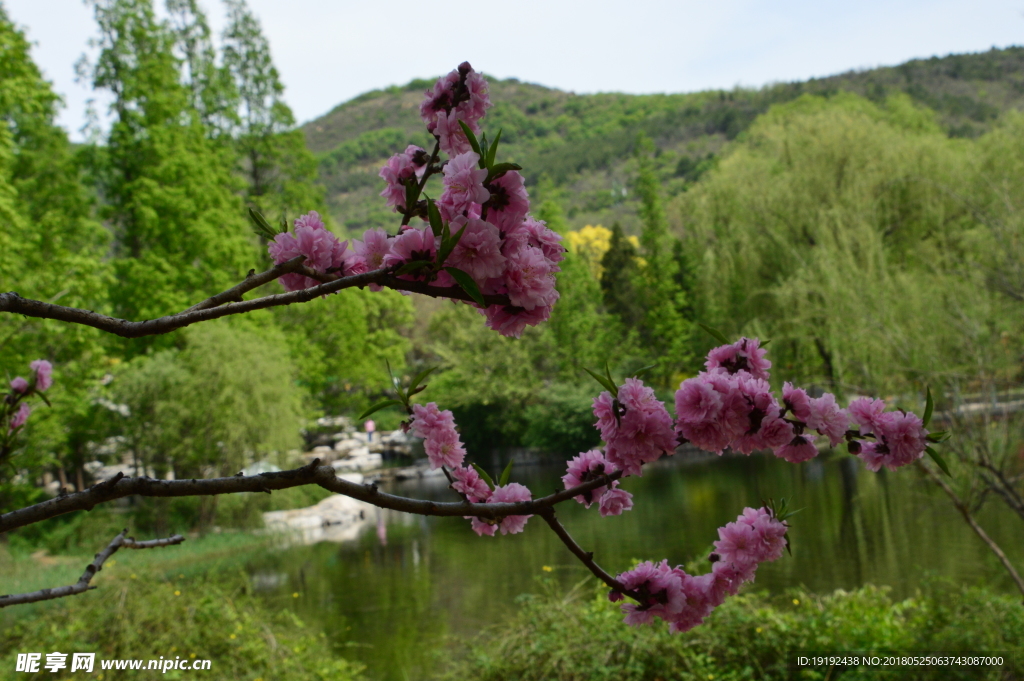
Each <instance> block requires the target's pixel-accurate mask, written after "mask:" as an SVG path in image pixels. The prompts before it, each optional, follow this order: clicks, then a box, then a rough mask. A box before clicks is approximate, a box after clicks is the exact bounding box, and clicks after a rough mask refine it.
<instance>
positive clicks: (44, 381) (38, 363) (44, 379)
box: [28, 359, 53, 392]
mask: <svg viewBox="0 0 1024 681" xmlns="http://www.w3.org/2000/svg"><path fill="white" fill-rule="evenodd" d="M28 366H29V368H30V369H32V371H34V372H36V390H38V391H39V392H43V391H44V390H46V389H47V388H49V387H50V386H51V385H53V365H52V364H50V363H49V362H48V361H47V360H45V359H37V360H34V361H32V362H30V363H29V365H28Z"/></svg>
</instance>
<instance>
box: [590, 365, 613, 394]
mask: <svg viewBox="0 0 1024 681" xmlns="http://www.w3.org/2000/svg"><path fill="white" fill-rule="evenodd" d="M583 370H584V371H586V372H587V373H588V374H590V375H591V376H592V377H593V378H594V380H595V381H597V382H598V383H600V384H601V387H602V388H604V389H605V390H607V391H608V392H610V393H611V394H612V397H615V396H616V395H618V394H619V389H618V387H616V385H615V384H614V383H612V382H611V381H610V380H608V379H607V378H605V377H604V376H602V375H601V374H598V373H596V372H593V371H591V370H590V369H588V368H587V367H583Z"/></svg>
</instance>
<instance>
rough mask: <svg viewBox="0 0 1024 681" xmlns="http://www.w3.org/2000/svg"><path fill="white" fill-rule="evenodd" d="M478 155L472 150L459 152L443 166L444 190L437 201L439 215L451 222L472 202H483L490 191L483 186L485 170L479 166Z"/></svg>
mask: <svg viewBox="0 0 1024 681" xmlns="http://www.w3.org/2000/svg"><path fill="white" fill-rule="evenodd" d="M479 161H480V157H479V156H478V155H477V154H476V153H475V152H472V151H467V152H465V153H462V154H459V155H458V156H455V157H454V158H452V159H451V160H450V161H448V163H446V164H445V166H444V191H443V192H442V193H441V198H440V199H438V201H437V207H438V210H440V211H441V216H442V217H443V218H444V219H445V220H448V221H449V222H451V221H452V220H454V219H455V218H456V217H458V216H459V215H462V214H463V213H464V212H465V211H466V210H468V209H469V208H470V206H472V204H474V203H479V204H483V203H484V202H485V201H487V199H488V198H490V196H491V193H490V192H489V191H487V189H485V188H484V179H486V178H487V170H486V169H484V168H480V167H479V166H478V163H479Z"/></svg>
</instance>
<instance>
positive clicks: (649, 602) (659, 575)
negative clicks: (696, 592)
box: [615, 560, 686, 626]
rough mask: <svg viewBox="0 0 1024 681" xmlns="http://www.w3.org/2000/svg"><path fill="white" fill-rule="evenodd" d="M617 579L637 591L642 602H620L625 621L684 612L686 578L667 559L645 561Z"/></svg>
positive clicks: (640, 621)
mask: <svg viewBox="0 0 1024 681" xmlns="http://www.w3.org/2000/svg"><path fill="white" fill-rule="evenodd" d="M615 579H616V580H618V581H619V582H620V583H621V584H622V585H623V586H624V587H626V589H627V590H629V591H635V592H637V594H638V595H639V597H640V602H639V603H636V604H633V603H624V604H622V605H621V606H619V607H620V608H621V609H622V612H624V613H626V619H625V622H626V624H630V625H633V626H637V625H640V624H647V623H648V622H651V621H652V620H653V618H654V617H655V616H657V617H661V618H663V619H668V618H670V617H671V616H672V615H675V614H678V613H680V612H682V610H683V608H684V607H685V605H686V596H685V595H683V580H682V579H681V577H680V575H679V573H678V572H676V571H675V570H673V569H672V568H670V567H669V566H668V561H667V560H663V561H661V563H658V564H655V563H652V562H650V561H644V562H642V563H640V564H638V565H637V566H636V567H635V568H633V569H632V570H627V571H626V572H623V573H622V574H620V575H618V576H616V578H615Z"/></svg>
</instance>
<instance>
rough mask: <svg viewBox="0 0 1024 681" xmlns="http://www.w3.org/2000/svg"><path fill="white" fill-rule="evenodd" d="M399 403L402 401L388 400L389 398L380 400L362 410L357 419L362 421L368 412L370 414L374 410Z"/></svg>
mask: <svg viewBox="0 0 1024 681" xmlns="http://www.w3.org/2000/svg"><path fill="white" fill-rule="evenodd" d="M401 403H402V401H401V400H390V399H388V400H381V401H380V402H378V403H377V404H375V405H373V406H372V407H370V408H369V409H367V410H366V411H364V412H363V413H362V414H360V415H359V419H358V420H359V421H362V420H363V419H365V418H366V417H367V416H369V415H370V414H372V413H374V412H378V411H380V410H381V409H387V408H388V407H394V406H396V405H399V404H401Z"/></svg>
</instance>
